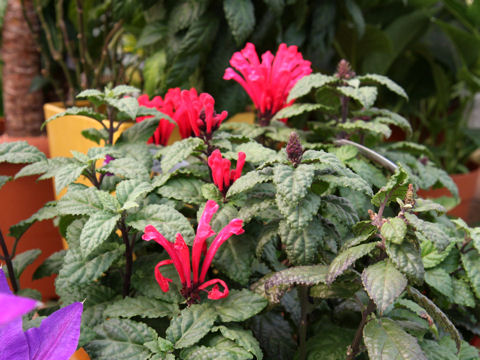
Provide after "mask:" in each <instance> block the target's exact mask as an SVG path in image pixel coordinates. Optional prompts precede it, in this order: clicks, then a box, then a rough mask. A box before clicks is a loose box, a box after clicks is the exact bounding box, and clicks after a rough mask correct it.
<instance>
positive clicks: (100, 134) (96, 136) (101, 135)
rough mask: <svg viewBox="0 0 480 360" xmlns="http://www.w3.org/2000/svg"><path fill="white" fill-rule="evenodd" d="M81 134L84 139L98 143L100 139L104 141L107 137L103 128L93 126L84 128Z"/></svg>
mask: <svg viewBox="0 0 480 360" xmlns="http://www.w3.org/2000/svg"><path fill="white" fill-rule="evenodd" d="M82 136H83V137H84V138H85V139H88V140H91V141H93V142H96V143H97V144H99V145H100V142H101V141H102V140H103V141H104V142H105V143H106V142H107V139H108V133H107V131H106V130H105V129H100V130H99V129H95V128H89V129H85V130H82Z"/></svg>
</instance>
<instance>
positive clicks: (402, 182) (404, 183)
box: [372, 167, 409, 206]
mask: <svg viewBox="0 0 480 360" xmlns="http://www.w3.org/2000/svg"><path fill="white" fill-rule="evenodd" d="M408 181H409V179H408V174H407V172H406V171H405V170H404V169H403V168H402V167H399V168H398V169H397V170H395V173H394V174H393V175H392V176H391V177H390V179H388V182H387V184H386V185H385V186H383V187H382V188H381V189H380V190H379V191H378V192H377V193H376V194H375V196H374V197H373V198H372V204H373V205H375V206H380V204H381V203H382V202H383V201H385V198H386V197H387V196H389V200H388V201H387V204H388V203H390V202H391V201H395V199H396V198H401V199H402V200H403V198H404V197H405V194H406V193H407V188H408Z"/></svg>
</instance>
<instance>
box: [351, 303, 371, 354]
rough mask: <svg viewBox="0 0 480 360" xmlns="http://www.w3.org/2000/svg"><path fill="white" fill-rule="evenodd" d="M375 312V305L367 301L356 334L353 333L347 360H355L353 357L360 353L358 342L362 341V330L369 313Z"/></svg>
mask: <svg viewBox="0 0 480 360" xmlns="http://www.w3.org/2000/svg"><path fill="white" fill-rule="evenodd" d="M374 311H375V303H374V302H373V301H372V299H370V300H369V302H368V305H367V308H366V309H365V310H364V311H363V313H362V321H360V324H359V325H358V328H357V332H356V333H355V337H354V338H353V342H352V345H351V346H350V349H349V350H348V353H347V360H353V359H355V356H357V354H358V353H359V352H360V342H361V341H362V337H363V328H364V327H365V324H366V323H367V320H368V317H369V315H370V314H371V313H373V312H374Z"/></svg>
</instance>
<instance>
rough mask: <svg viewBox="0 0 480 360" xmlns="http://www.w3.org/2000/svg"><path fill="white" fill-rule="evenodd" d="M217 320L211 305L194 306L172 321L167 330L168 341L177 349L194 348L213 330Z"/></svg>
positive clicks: (184, 310)
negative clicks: (193, 346)
mask: <svg viewBox="0 0 480 360" xmlns="http://www.w3.org/2000/svg"><path fill="white" fill-rule="evenodd" d="M216 319H217V313H216V312H215V310H214V308H213V307H212V306H211V305H210V303H205V304H201V305H192V306H190V307H188V308H185V309H183V310H182V311H181V313H180V315H179V316H177V317H174V318H173V319H172V321H171V322H170V326H169V327H168V329H167V330H166V337H167V340H169V341H171V342H172V343H174V344H175V348H176V349H182V348H185V347H188V346H192V345H194V344H195V343H197V342H198V341H199V340H200V339H201V338H203V337H204V336H205V335H206V334H207V333H208V332H209V331H210V330H211V329H212V326H213V323H214V322H215V320H216Z"/></svg>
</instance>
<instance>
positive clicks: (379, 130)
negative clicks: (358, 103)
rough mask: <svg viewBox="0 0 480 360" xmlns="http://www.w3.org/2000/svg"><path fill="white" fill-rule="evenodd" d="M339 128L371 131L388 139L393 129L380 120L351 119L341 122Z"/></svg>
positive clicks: (349, 131) (353, 130) (352, 130)
mask: <svg viewBox="0 0 480 360" xmlns="http://www.w3.org/2000/svg"><path fill="white" fill-rule="evenodd" d="M338 128H339V129H341V130H345V131H347V132H348V133H354V132H358V131H369V132H371V133H374V134H376V135H382V136H385V137H386V138H387V139H388V138H389V137H390V135H392V130H391V129H390V128H389V127H388V126H387V125H385V124H382V123H381V122H378V121H363V120H355V121H349V122H346V123H343V124H339V125H338Z"/></svg>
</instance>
